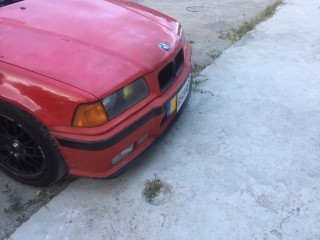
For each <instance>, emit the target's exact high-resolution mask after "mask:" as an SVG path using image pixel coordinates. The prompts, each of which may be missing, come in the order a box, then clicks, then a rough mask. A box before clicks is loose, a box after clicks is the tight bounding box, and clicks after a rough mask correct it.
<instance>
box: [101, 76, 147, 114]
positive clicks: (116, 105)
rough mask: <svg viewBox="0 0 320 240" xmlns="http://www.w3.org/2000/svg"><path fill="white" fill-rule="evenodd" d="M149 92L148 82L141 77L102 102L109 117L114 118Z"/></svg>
mask: <svg viewBox="0 0 320 240" xmlns="http://www.w3.org/2000/svg"><path fill="white" fill-rule="evenodd" d="M148 94H149V91H148V87H147V84H146V82H145V80H144V79H143V78H140V79H138V80H136V81H134V82H133V83H131V84H129V85H127V86H126V87H124V88H122V89H120V90H119V91H117V92H115V93H113V94H111V95H110V96H108V97H106V98H105V99H103V101H102V103H103V106H104V109H105V110H106V112H107V115H108V119H113V118H115V117H116V116H118V115H119V114H120V113H122V112H124V111H125V110H127V109H128V108H130V107H132V106H133V105H135V104H137V103H138V102H140V101H141V100H142V99H144V98H145V97H147V96H148Z"/></svg>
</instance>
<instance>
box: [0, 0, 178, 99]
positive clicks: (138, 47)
mask: <svg viewBox="0 0 320 240" xmlns="http://www.w3.org/2000/svg"><path fill="white" fill-rule="evenodd" d="M143 10H144V11H143ZM145 10H146V8H142V7H141V8H139V7H138V5H134V4H132V3H128V2H127V3H126V2H124V1H122V2H120V1H119V2H118V4H117V2H116V1H114V2H111V1H103V0H45V1H44V0H25V1H22V2H19V3H16V4H12V5H9V6H6V7H2V8H0V57H1V58H0V61H4V62H7V63H10V64H13V65H16V66H18V67H21V68H24V69H27V70H30V71H33V72H36V73H39V74H42V75H45V76H48V77H50V78H52V79H55V80H58V81H61V82H64V83H66V84H68V85H71V86H74V87H76V88H79V89H82V90H84V91H87V92H89V93H91V94H93V95H95V96H96V97H98V98H101V97H104V96H106V94H109V93H110V92H112V91H114V90H116V89H117V88H119V87H121V86H122V85H123V84H125V83H127V82H129V81H132V80H134V79H135V78H139V77H140V76H142V75H143V74H145V73H147V72H151V71H152V70H154V69H155V68H156V67H158V64H159V63H161V62H163V61H164V60H165V59H166V58H167V57H169V56H168V55H169V54H170V52H169V53H168V52H165V51H163V50H162V49H160V48H159V47H158V44H159V42H164V43H167V44H168V45H170V46H171V48H172V49H176V48H177V47H178V45H179V44H180V41H179V39H178V36H177V35H176V34H175V33H174V32H175V31H176V29H177V28H178V23H177V22H175V21H174V20H172V19H171V18H168V17H165V16H164V15H161V14H159V13H157V12H153V11H152V10H150V11H149V12H145Z"/></svg>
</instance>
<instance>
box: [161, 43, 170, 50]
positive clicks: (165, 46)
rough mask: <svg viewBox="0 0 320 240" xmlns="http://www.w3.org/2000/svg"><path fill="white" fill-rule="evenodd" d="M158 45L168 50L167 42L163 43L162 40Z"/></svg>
mask: <svg viewBox="0 0 320 240" xmlns="http://www.w3.org/2000/svg"><path fill="white" fill-rule="evenodd" d="M159 47H160V48H161V49H162V50H164V51H166V52H168V51H169V50H170V47H169V45H168V44H165V43H163V42H161V43H159Z"/></svg>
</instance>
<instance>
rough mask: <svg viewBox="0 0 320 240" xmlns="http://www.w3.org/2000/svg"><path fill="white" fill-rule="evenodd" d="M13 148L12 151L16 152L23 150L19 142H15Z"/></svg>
mask: <svg viewBox="0 0 320 240" xmlns="http://www.w3.org/2000/svg"><path fill="white" fill-rule="evenodd" d="M11 146H12V149H13V150H14V151H16V152H18V151H19V150H20V148H21V145H20V143H19V142H18V141H17V140H13V141H12V144H11Z"/></svg>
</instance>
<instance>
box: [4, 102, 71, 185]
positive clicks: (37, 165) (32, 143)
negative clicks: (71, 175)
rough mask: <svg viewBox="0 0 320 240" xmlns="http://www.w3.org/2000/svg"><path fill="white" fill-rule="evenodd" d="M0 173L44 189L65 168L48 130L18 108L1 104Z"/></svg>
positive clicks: (59, 176) (60, 176) (64, 171)
mask: <svg viewBox="0 0 320 240" xmlns="http://www.w3.org/2000/svg"><path fill="white" fill-rule="evenodd" d="M0 170H2V171H3V172H4V173H5V174H7V175H8V176H10V177H12V178H13V179H15V180H17V181H19V182H21V183H24V184H27V185H31V186H47V185H50V184H53V183H55V182H56V181H58V180H59V179H60V178H62V177H63V176H64V175H65V174H66V173H67V170H68V169H67V166H66V164H65V162H64V160H63V158H62V156H61V154H60V152H59V150H58V148H57V146H56V145H55V143H54V141H53V139H52V138H51V136H50V134H49V131H48V130H47V128H46V127H45V126H44V125H43V124H41V123H40V122H39V121H37V120H36V119H35V118H34V117H32V116H31V115H29V114H28V113H26V112H24V111H22V110H21V109H19V108H18V107H16V106H14V105H12V104H9V103H7V102H4V101H2V100H0Z"/></svg>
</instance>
